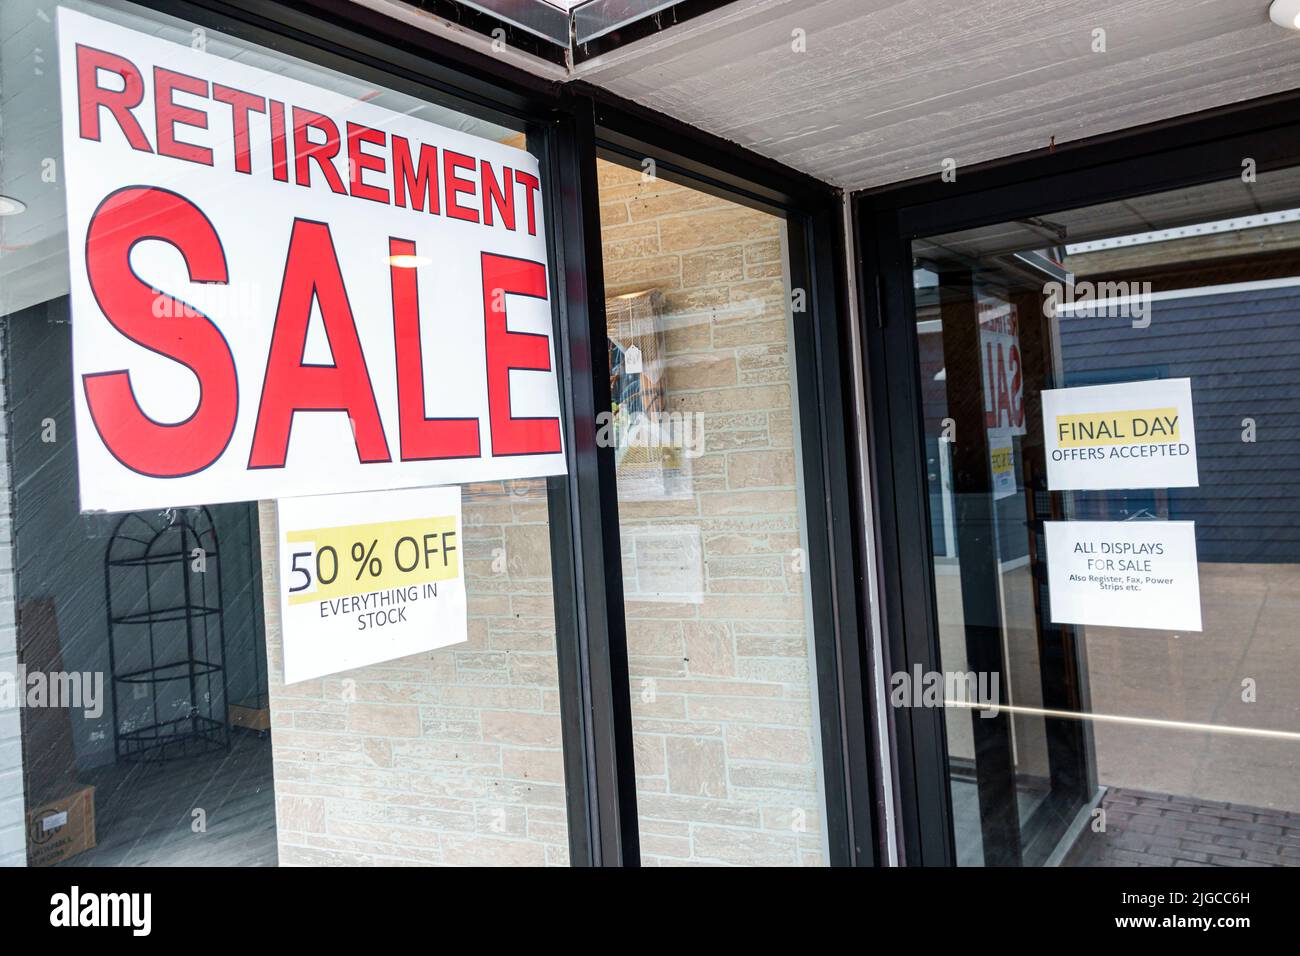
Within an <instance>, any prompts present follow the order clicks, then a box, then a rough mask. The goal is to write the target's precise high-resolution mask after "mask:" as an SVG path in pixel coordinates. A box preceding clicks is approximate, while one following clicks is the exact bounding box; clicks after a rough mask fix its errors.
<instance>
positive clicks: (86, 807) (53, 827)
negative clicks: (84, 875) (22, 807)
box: [27, 787, 95, 866]
mask: <svg viewBox="0 0 1300 956" xmlns="http://www.w3.org/2000/svg"><path fill="white" fill-rule="evenodd" d="M94 845H95V788H94V787H79V788H78V789H77V790H75V791H73V792H72V793H70V794H69V795H68V796H66V797H63V798H62V799H60V800H51V801H48V802H46V803H43V804H41V805H40V806H38V807H37V808H36V809H35V810H29V811H28V812H27V865H28V866H53V865H54V864H56V863H62V862H63V861H64V860H70V859H72V858H73V857H74V856H76V855H77V854H78V853H84V852H86V851H87V850H89V849H91V848H92V847H93V846H94Z"/></svg>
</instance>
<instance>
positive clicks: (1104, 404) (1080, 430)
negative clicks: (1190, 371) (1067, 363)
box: [1042, 378, 1200, 491]
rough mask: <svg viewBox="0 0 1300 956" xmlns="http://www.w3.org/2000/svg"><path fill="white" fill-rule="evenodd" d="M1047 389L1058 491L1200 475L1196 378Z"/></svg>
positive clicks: (1176, 481) (1172, 481)
mask: <svg viewBox="0 0 1300 956" xmlns="http://www.w3.org/2000/svg"><path fill="white" fill-rule="evenodd" d="M1042 397H1043V437H1044V441H1045V444H1046V454H1047V487H1048V488H1049V489H1051V490H1052V491H1071V490H1108V489H1120V488H1195V487H1196V486H1197V485H1198V484H1199V483H1200V480H1199V476H1198V474H1197V469H1196V424H1195V422H1194V421H1193V416H1192V381H1191V379H1188V378H1171V379H1156V380H1153V381H1147V382H1124V383H1121V384H1116V385H1087V386H1083V387H1080V388H1056V389H1044V390H1043V393H1042Z"/></svg>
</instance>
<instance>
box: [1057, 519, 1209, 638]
mask: <svg viewBox="0 0 1300 956" xmlns="http://www.w3.org/2000/svg"><path fill="white" fill-rule="evenodd" d="M1043 527H1044V530H1045V533H1046V538H1047V581H1048V593H1049V596H1050V599H1051V605H1052V621H1053V622H1054V623H1056V624H1097V625H1103V626H1106V627H1141V628H1153V629H1156V630H1162V631H1199V630H1200V629H1201V584H1200V577H1199V572H1198V569H1197V565H1196V525H1195V522H1192V521H1048V522H1045V523H1044V525H1043Z"/></svg>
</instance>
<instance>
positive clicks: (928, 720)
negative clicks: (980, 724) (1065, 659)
mask: <svg viewBox="0 0 1300 956" xmlns="http://www.w3.org/2000/svg"><path fill="white" fill-rule="evenodd" d="M1297 117H1300V92H1293V93H1287V94H1280V95H1276V96H1271V97H1267V98H1264V99H1260V100H1255V101H1251V102H1249V103H1246V104H1241V105H1237V106H1233V107H1228V108H1224V109H1218V110H1213V111H1208V112H1205V113H1200V114H1196V115H1193V116H1188V117H1181V118H1179V119H1176V120H1171V121H1167V122H1162V123H1158V124H1152V125H1150V126H1145V127H1139V128H1136V129H1133V130H1128V131H1125V132H1123V133H1118V134H1113V135H1109V136H1104V137H1097V138H1094V139H1090V140H1086V141H1082V142H1080V143H1077V144H1071V145H1067V146H1063V147H1055V148H1053V149H1050V150H1039V151H1036V152H1034V153H1029V154H1025V155H1023V156H1020V157H1014V158H1010V159H1005V160H998V161H995V162H991V163H986V164H982V165H980V166H976V167H972V168H971V169H969V170H965V169H959V170H958V171H957V175H956V179H955V180H954V181H953V182H943V181H942V178H941V176H940V174H939V171H938V170H936V172H935V174H934V175H933V176H932V177H927V178H925V179H920V180H914V181H911V182H908V183H904V184H900V185H897V186H890V187H884V188H880V189H872V190H864V191H861V192H858V193H856V194H854V196H853V197H852V205H853V223H854V225H853V232H854V240H855V243H856V261H857V265H858V277H859V293H860V310H859V316H860V326H861V330H862V348H863V356H862V359H863V363H864V368H866V370H867V376H868V380H867V393H868V394H867V401H868V405H869V411H870V417H871V426H872V448H871V451H872V455H873V460H874V461H875V462H877V465H876V467H875V469H874V471H875V474H874V476H873V477H874V478H875V494H876V500H875V502H874V505H875V513H876V521H875V526H874V528H872V529H871V532H872V534H873V535H874V542H875V547H876V553H877V554H878V555H879V556H880V560H879V566H878V577H879V581H878V584H879V589H880V595H881V615H882V620H883V622H884V634H883V645H884V654H885V660H886V670H887V671H888V672H900V671H909V672H910V671H911V670H912V668H914V667H916V666H920V667H921V668H922V670H924V671H939V670H941V669H942V668H941V664H940V659H939V641H938V627H937V617H936V610H935V598H934V581H933V575H932V570H931V567H930V557H929V555H930V542H929V528H930V521H929V501H928V495H927V492H926V478H925V468H924V463H925V445H924V440H923V437H922V418H921V392H920V382H919V380H918V377H917V374H916V369H917V342H916V334H915V321H914V316H915V303H914V301H913V295H912V262H911V251H910V244H911V241H912V240H913V239H915V238H920V237H924V236H928V235H936V234H941V233H947V232H953V231H957V230H961V229H968V228H973V227H977V226H983V225H992V224H995V223H998V222H1003V221H1006V220H1010V219H1025V218H1028V217H1031V216H1037V215H1046V214H1050V213H1052V212H1054V211H1058V210H1062V209H1071V208H1077V207H1081V206H1088V205H1093V204H1096V203H1101V202H1108V201H1113V200H1120V199H1124V198H1128V197H1134V196H1139V195H1145V194H1148V193H1155V192H1162V191H1166V190H1171V189H1178V188H1181V187H1185V186H1192V185H1196V184H1200V183H1208V182H1213V181H1216V180H1229V179H1232V178H1234V177H1239V176H1241V175H1242V173H1243V169H1245V168H1250V169H1253V170H1255V171H1256V172H1257V173H1265V172H1267V171H1269V170H1273V169H1279V168H1283V167H1287V166H1291V165H1294V164H1296V163H1297V162H1300V120H1298V119H1297ZM1247 160H1250V161H1253V162H1252V163H1250V164H1247V163H1246V161H1247ZM890 723H891V728H892V734H891V736H892V738H893V740H894V746H895V748H896V750H895V754H894V757H895V766H896V768H897V769H896V774H897V779H896V785H897V794H898V802H897V806H896V810H897V812H898V820H899V823H898V830H899V835H900V839H901V845H902V846H901V854H902V857H903V860H904V862H906V863H909V864H920V865H953V864H954V863H955V862H956V853H955V848H954V840H953V819H952V805H951V797H950V794H949V789H948V769H947V767H948V754H947V743H946V737H945V734H944V719H943V712H942V711H941V710H940V709H937V708H929V709H927V708H899V709H891V711H890ZM1013 855H1014V856H1016V857H1017V858H1018V853H1017V854H1013ZM1013 862H1014V861H1013Z"/></svg>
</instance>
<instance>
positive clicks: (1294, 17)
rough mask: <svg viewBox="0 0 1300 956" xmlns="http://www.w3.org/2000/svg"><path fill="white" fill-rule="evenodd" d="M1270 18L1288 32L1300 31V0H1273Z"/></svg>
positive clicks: (1269, 13)
mask: <svg viewBox="0 0 1300 956" xmlns="http://www.w3.org/2000/svg"><path fill="white" fill-rule="evenodd" d="M1268 18H1269V19H1270V20H1272V21H1273V22H1274V23H1276V24H1277V25H1278V26H1280V27H1286V28H1287V29H1288V30H1300V0H1273V2H1272V4H1270V5H1269V8H1268Z"/></svg>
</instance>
